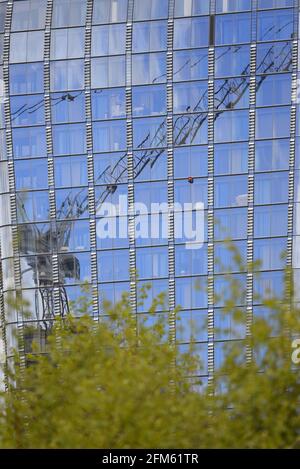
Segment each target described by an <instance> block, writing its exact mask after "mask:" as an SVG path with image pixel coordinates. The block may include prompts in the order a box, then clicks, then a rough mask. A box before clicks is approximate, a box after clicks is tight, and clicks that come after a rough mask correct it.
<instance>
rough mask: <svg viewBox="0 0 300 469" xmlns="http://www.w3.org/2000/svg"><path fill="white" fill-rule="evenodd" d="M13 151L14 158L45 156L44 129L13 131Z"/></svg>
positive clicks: (32, 128) (31, 128)
mask: <svg viewBox="0 0 300 469" xmlns="http://www.w3.org/2000/svg"><path fill="white" fill-rule="evenodd" d="M13 151H14V157H15V158H23V157H35V156H46V135H45V128H44V127H29V128H27V127H25V128H24V129H23V128H20V129H13Z"/></svg>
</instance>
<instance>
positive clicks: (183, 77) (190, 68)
mask: <svg viewBox="0 0 300 469" xmlns="http://www.w3.org/2000/svg"><path fill="white" fill-rule="evenodd" d="M173 69H174V71H173V80H174V81H187V80H199V79H201V78H207V77H208V62H207V50H203V49H198V50H187V51H186V50H185V51H177V52H174V66H173Z"/></svg>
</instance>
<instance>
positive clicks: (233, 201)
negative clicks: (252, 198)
mask: <svg viewBox="0 0 300 469" xmlns="http://www.w3.org/2000/svg"><path fill="white" fill-rule="evenodd" d="M247 203H248V179H247V176H227V177H217V178H215V206H216V207H241V206H244V205H247Z"/></svg>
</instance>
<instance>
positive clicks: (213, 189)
mask: <svg viewBox="0 0 300 469" xmlns="http://www.w3.org/2000/svg"><path fill="white" fill-rule="evenodd" d="M298 28H299V5H298V0H14V1H13V0H8V1H0V57H1V66H0V67H1V71H0V73H1V75H0V83H1V87H0V99H1V115H0V125H1V128H0V140H1V149H0V247H1V251H0V252H1V285H0V288H1V290H0V309H1V320H2V330H3V343H2V345H3V347H2V348H3V352H2V354H3V357H4V356H8V357H9V356H10V354H11V347H12V346H13V345H14V340H13V331H14V330H15V329H16V328H17V330H18V331H19V334H20V337H23V339H24V340H23V348H22V351H21V353H24V354H25V355H26V352H27V351H28V350H30V342H31V339H32V337H33V336H35V337H39V340H40V343H41V348H43V346H44V340H45V336H46V335H47V331H48V330H49V328H50V327H51V321H52V319H53V317H54V316H56V315H65V314H66V313H67V312H68V311H69V308H70V302H71V301H72V300H74V299H76V298H78V296H79V295H80V294H81V293H80V289H81V284H82V282H87V283H88V284H89V285H90V292H91V293H90V295H91V311H90V313H91V314H92V315H93V316H94V317H95V318H98V317H99V316H101V314H103V312H102V302H103V299H104V298H106V299H109V300H111V301H112V302H116V301H118V300H119V299H120V297H121V294H122V292H123V291H129V292H130V301H131V305H132V309H133V312H134V313H136V315H137V321H139V320H141V318H142V319H144V318H145V316H146V317H147V311H148V308H149V304H150V303H151V301H152V298H154V297H155V296H156V295H157V294H159V293H161V292H167V293H168V295H167V298H166V301H165V304H164V305H161V306H160V307H159V310H158V311H157V315H164V316H165V317H166V318H167V319H168V324H169V335H170V340H171V341H172V342H174V343H176V344H177V345H178V346H179V347H181V348H183V349H184V348H185V347H187V344H188V343H189V342H190V341H191V339H192V329H193V325H196V326H197V328H196V330H197V331H199V332H197V333H196V335H195V334H193V340H194V341H196V346H195V353H198V354H199V355H200V356H201V358H202V360H203V363H204V368H203V370H202V371H201V374H202V375H203V376H205V377H209V376H212V374H213V372H214V370H215V369H216V368H217V367H218V366H219V364H220V362H221V360H222V353H223V348H224V343H226V342H227V341H228V340H241V339H243V337H244V336H245V334H246V332H247V327H249V326H250V324H251V321H252V319H253V316H254V315H259V314H264V311H263V309H262V307H261V305H260V304H259V301H258V300H257V299H256V294H255V293H256V292H260V293H262V292H264V291H266V290H270V291H275V292H277V293H278V292H280V291H281V290H282V289H283V286H284V281H283V276H284V269H285V266H286V265H288V266H293V267H295V269H297V268H299V267H300V253H299V250H298V244H297V239H298V238H297V237H298V235H299V234H300V224H299V206H298V203H299V201H300V192H299V187H300V186H299V183H298V180H299V169H300V158H299V156H300V154H299V137H298V135H299V132H300V131H299V126H298V127H297V125H296V121H297V103H298V98H299V93H298V90H297V84H298V68H299V61H298V37H299V32H298ZM191 178H192V181H191ZM190 182H192V183H190ZM120 195H126V196H127V198H128V204H129V205H131V204H133V203H134V202H135V203H140V202H143V203H145V204H146V205H149V204H150V203H152V202H158V203H162V202H165V203H166V204H169V206H170V207H172V205H173V204H174V203H177V202H179V203H184V202H186V203H188V202H192V203H195V202H198V201H201V202H203V203H204V206H205V240H204V245H203V247H202V248H201V249H195V250H187V249H186V246H185V241H186V240H185V239H184V238H181V239H177V238H176V237H175V235H174V213H173V212H172V210H171V211H170V215H169V233H168V237H163V236H161V237H158V238H157V239H151V238H148V239H147V240H145V239H140V238H138V237H134V236H132V237H130V238H127V239H124V238H118V237H117V238H116V239H99V237H98V236H97V223H98V221H99V209H101V206H102V205H103V204H104V203H105V202H107V201H109V202H113V203H118V197H119V196H120ZM126 217H127V221H128V225H129V227H130V229H131V232H132V230H133V232H134V229H135V224H136V220H135V217H134V216H132V214H130V213H129V214H127V215H126ZM145 217H146V218H147V215H145ZM298 231H299V233H298ZM228 237H229V238H231V239H232V240H233V244H234V245H235V246H236V247H237V248H238V249H239V251H240V253H241V256H242V258H243V261H244V264H245V266H246V264H247V262H248V263H249V262H252V261H254V260H256V259H260V260H261V265H260V267H259V270H260V271H261V272H260V276H259V277H256V276H253V274H252V273H251V272H249V271H247V267H245V268H244V269H242V271H241V269H237V267H236V265H235V264H234V259H233V258H232V254H231V253H230V252H229V251H228V249H227V246H226V239H227V238H228ZM283 251H284V252H285V253H286V255H285V256H282V252H283ZM220 259H221V262H219V260H220ZM228 271H231V272H232V275H233V276H234V277H236V278H237V279H238V280H239V281H240V282H241V285H242V286H243V295H241V299H240V301H241V305H242V306H243V307H244V310H245V328H244V330H242V331H238V333H237V331H234V330H233V329H232V328H231V317H230V315H228V314H227V315H226V316H224V315H223V314H222V306H223V303H224V301H225V297H224V295H223V290H224V288H225V290H226V273H227V272H228ZM295 271H296V273H297V270H295ZM137 273H138V276H137ZM145 284H149V285H151V290H150V292H149V298H148V300H147V301H146V302H145V303H144V305H141V304H140V301H139V289H140V287H141V286H143V285H145ZM198 285H200V288H197V286H198ZM15 291H19V292H21V294H22V297H23V298H24V299H26V300H27V301H28V302H29V304H30V311H31V314H30V317H24V316H23V314H22V311H18V312H16V311H10V310H9V308H8V307H7V306H5V304H6V300H7V298H8V297H9V295H10V292H15ZM219 295H220V296H221V297H223V299H222V298H219V299H216V297H218V296H219ZM222 301H223V303H222ZM176 305H180V306H181V314H180V319H176V317H175V314H174V310H175V307H176ZM149 320H151V321H153V320H155V318H153V317H152V316H151V317H150V316H149ZM32 326H33V328H32ZM203 326H204V327H203ZM214 328H216V330H215V329H214ZM219 328H221V329H224V330H225V329H226V333H225V332H224V333H220V332H217V330H218V329H219ZM221 329H220V330H221ZM29 330H30V331H31V332H30V333H29V332H28V331H29ZM32 330H34V331H35V332H34V333H32ZM32 334H33V335H32Z"/></svg>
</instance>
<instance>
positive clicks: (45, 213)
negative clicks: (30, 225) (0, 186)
mask: <svg viewBox="0 0 300 469" xmlns="http://www.w3.org/2000/svg"><path fill="white" fill-rule="evenodd" d="M17 217H18V222H19V223H22V222H29V221H42V220H47V219H48V218H49V196H48V192H38V191H36V192H27V191H26V192H18V193H17Z"/></svg>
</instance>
